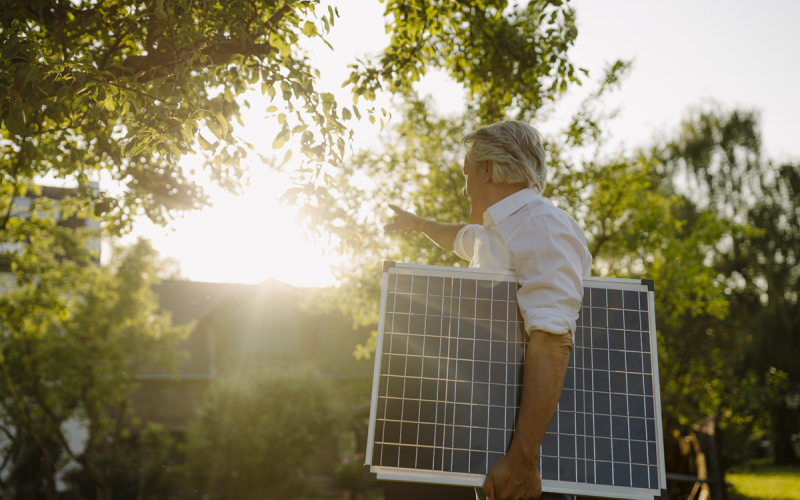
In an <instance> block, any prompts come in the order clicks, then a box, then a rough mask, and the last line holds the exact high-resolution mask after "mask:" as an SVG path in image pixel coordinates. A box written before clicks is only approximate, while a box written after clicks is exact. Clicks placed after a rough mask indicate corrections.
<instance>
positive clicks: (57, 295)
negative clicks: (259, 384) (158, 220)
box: [0, 217, 187, 500]
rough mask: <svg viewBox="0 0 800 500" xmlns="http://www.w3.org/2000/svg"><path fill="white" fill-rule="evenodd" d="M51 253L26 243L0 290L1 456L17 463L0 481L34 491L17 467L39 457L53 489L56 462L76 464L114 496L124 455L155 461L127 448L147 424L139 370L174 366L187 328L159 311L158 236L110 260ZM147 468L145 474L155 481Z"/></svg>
mask: <svg viewBox="0 0 800 500" xmlns="http://www.w3.org/2000/svg"><path fill="white" fill-rule="evenodd" d="M34 218H35V217H34ZM46 222H47V221H45V223H46ZM50 223H52V220H50ZM54 233H56V234H57V233H58V231H54ZM45 243H46V242H45ZM43 247H44V243H42V242H39V245H36V246H34V247H28V249H30V248H39V249H42V248H43ZM43 255H45V256H47V255H50V256H51V258H53V259H54V260H53V262H48V263H46V264H47V265H46V266H40V264H41V263H40V262H39V260H38V255H36V254H32V253H30V252H28V251H23V252H21V253H20V254H19V255H18V256H17V257H18V258H17V260H16V261H15V263H16V265H17V267H16V269H15V271H16V272H15V274H14V275H12V277H11V278H12V281H15V282H14V283H13V284H14V285H15V286H14V287H13V288H11V289H6V290H5V291H4V292H3V293H2V294H0V333H2V335H0V355H1V356H2V357H1V358H0V361H2V362H1V363H0V365H1V367H2V371H3V380H2V382H0V430H1V431H2V432H3V433H4V435H5V438H4V439H3V441H2V449H1V450H0V453H1V454H2V456H1V457H0V460H2V461H3V462H2V463H3V468H4V470H8V471H10V472H11V474H10V477H9V478H8V479H6V478H7V476H5V475H4V478H3V479H2V480H0V488H2V490H3V495H4V498H8V499H15V498H20V499H21V498H27V494H25V493H24V492H23V491H22V490H20V489H19V486H20V484H19V483H18V482H16V480H17V477H16V476H15V473H16V472H15V471H22V470H28V471H30V470H31V467H34V469H36V468H37V467H38V474H39V476H38V477H41V478H42V481H43V482H44V483H45V484H44V486H43V487H42V489H43V491H45V492H46V493H47V494H46V498H47V499H48V500H50V499H54V498H55V496H53V495H54V494H55V489H54V486H53V485H54V484H55V474H56V470H58V469H61V468H62V467H65V466H67V465H70V464H71V465H70V467H69V468H73V469H74V468H75V467H77V468H78V470H79V476H81V477H82V478H83V481H84V483H85V484H87V485H89V487H90V488H91V489H92V490H93V493H94V497H95V498H96V499H98V500H107V499H110V498H111V497H112V494H113V492H114V490H115V487H118V486H119V483H118V481H117V480H118V479H119V473H120V469H121V468H122V467H121V465H122V464H123V463H125V464H126V465H127V466H129V467H130V466H131V465H135V466H136V468H143V470H148V463H149V462H148V460H146V459H144V458H142V461H141V462H139V463H136V464H132V463H131V460H130V456H129V451H130V450H128V449H126V448H125V444H126V443H127V442H130V440H131V438H132V437H133V436H134V434H138V431H140V430H142V429H141V425H139V424H137V421H136V419H135V418H134V417H135V416H134V415H133V414H132V412H131V408H130V406H129V395H130V394H131V392H132V391H133V390H134V389H135V388H136V386H137V384H136V381H135V376H136V375H137V374H138V373H141V371H142V370H143V369H145V368H147V367H150V366H152V365H153V364H160V365H162V366H165V367H167V368H170V367H171V368H175V366H176V365H175V363H176V362H177V359H178V356H177V355H176V350H175V349H176V343H177V342H178V340H179V339H180V338H182V336H184V335H185V334H186V333H187V330H186V329H185V328H174V327H172V326H171V325H170V318H169V316H167V315H164V314H159V313H158V312H157V311H158V303H157V301H156V298H155V296H154V294H153V292H152V291H151V288H150V287H151V285H152V284H153V283H154V282H155V280H156V275H157V273H158V269H159V262H158V259H157V254H156V253H155V251H154V250H153V249H152V248H151V247H150V245H149V243H147V242H145V241H139V242H138V243H137V244H135V245H133V246H132V247H129V248H126V249H124V250H123V251H122V252H121V253H120V255H119V256H118V257H117V258H116V260H115V262H114V263H113V265H112V266H110V267H109V268H100V267H97V266H94V265H92V264H91V263H88V262H86V260H85V259H81V258H80V257H81V255H80V254H77V253H75V254H72V257H73V258H72V259H59V258H58V255H57V254H54V253H53V252H50V253H46V252H43ZM53 255H55V257H52V256H53ZM25 266H28V267H27V268H26V267H25ZM36 271H38V272H36ZM68 422H72V423H73V424H77V425H79V426H80V427H81V428H83V429H84V430H85V432H86V434H87V438H86V442H85V444H82V443H76V442H70V441H69V440H68V437H67V434H66V432H67V430H66V424H67V423H68ZM161 432H162V431H160V430H159V429H158V428H156V427H150V428H148V429H147V430H146V431H145V432H144V434H142V436H145V438H144V439H145V441H148V442H150V443H151V444H152V446H155V448H157V449H163V446H165V445H166V444H168V440H166V439H167V438H166V437H158V436H159V435H160V433H161ZM159 443H160V444H159ZM156 445H158V446H156ZM152 446H151V447H152ZM158 453H161V452H158ZM158 453H155V454H156V455H158ZM34 457H35V458H39V459H41V460H40V461H39V462H38V464H33V463H32V462H31V460H33V459H34ZM69 468H68V469H69ZM146 475H147V474H144V475H143V476H142V477H141V478H140V479H141V481H142V483H143V484H147V483H148V481H151V480H150V479H147V477H145V476H146ZM27 487H29V488H30V487H33V488H36V485H35V484H34V485H31V484H28V485H27Z"/></svg>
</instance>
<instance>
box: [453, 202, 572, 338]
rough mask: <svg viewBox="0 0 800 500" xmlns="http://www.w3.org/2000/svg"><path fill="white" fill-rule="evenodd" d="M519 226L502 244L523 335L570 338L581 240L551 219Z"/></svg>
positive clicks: (543, 216) (546, 216)
mask: <svg viewBox="0 0 800 500" xmlns="http://www.w3.org/2000/svg"><path fill="white" fill-rule="evenodd" d="M523 226H524V227H525V228H526V229H525V230H524V231H518V232H517V233H516V234H514V235H512V236H511V237H510V238H508V240H507V244H508V249H509V252H510V253H511V258H512V260H513V263H514V267H515V268H516V270H517V271H516V272H517V278H518V280H519V284H520V288H519V291H518V292H517V301H518V303H519V307H520V310H521V311H522V316H523V318H524V320H525V331H526V332H528V333H530V332H531V331H533V330H543V331H545V332H551V333H557V334H562V333H569V334H573V333H574V332H575V321H576V320H577V319H578V312H579V311H580V305H581V300H582V298H583V277H582V276H583V269H582V266H583V264H582V263H583V262H584V260H585V254H586V253H587V251H586V249H585V246H586V243H585V240H583V238H582V235H579V234H576V231H575V228H573V227H572V226H571V225H570V224H569V221H567V220H563V219H562V218H561V217H558V216H555V215H551V214H541V215H533V216H531V217H530V220H528V221H527V223H526V224H524V225H523ZM457 240H458V238H456V241H457Z"/></svg>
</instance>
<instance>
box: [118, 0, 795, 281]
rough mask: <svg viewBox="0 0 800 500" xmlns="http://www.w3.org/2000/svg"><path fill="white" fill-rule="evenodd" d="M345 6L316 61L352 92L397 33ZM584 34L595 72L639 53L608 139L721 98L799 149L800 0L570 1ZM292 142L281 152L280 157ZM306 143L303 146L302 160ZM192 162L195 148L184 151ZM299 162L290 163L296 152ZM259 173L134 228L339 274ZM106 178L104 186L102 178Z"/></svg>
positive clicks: (204, 275) (366, 136)
mask: <svg viewBox="0 0 800 500" xmlns="http://www.w3.org/2000/svg"><path fill="white" fill-rule="evenodd" d="M336 5H338V10H339V13H340V15H341V17H340V18H339V19H337V20H336V25H335V27H334V28H333V30H332V32H331V34H330V36H329V37H328V40H329V41H330V43H331V44H332V45H333V46H334V47H335V51H334V52H331V50H330V49H329V48H327V47H326V46H325V45H324V44H322V43H316V44H314V45H313V46H312V47H311V52H310V53H311V59H312V64H313V65H314V66H315V67H317V68H318V69H319V70H320V71H321V72H322V82H321V83H320V90H322V91H326V92H332V93H334V94H335V95H336V97H337V99H339V100H340V101H341V102H343V103H349V102H350V101H351V99H352V98H351V96H350V95H349V93H348V89H341V82H342V81H343V80H345V79H346V78H347V76H348V75H349V71H350V70H349V68H347V64H349V63H350V62H352V61H353V60H354V59H355V57H358V56H363V55H365V54H370V53H372V54H375V53H377V52H379V51H380V50H381V48H382V47H384V46H385V45H386V44H387V43H388V35H386V33H385V30H384V22H383V18H382V8H383V5H382V4H381V3H379V2H377V1H376V0H359V1H348V2H338V3H336ZM573 5H574V8H575V9H576V10H577V12H578V19H579V28H580V35H579V37H578V42H577V44H576V46H575V48H574V50H573V51H572V52H571V54H572V57H573V58H574V61H575V63H576V65H577V66H579V67H585V68H588V69H589V70H590V73H591V76H592V77H594V78H596V77H598V76H599V75H600V74H601V71H602V68H603V67H604V66H605V65H606V64H607V63H608V62H611V61H613V60H615V59H617V58H623V59H634V60H635V63H634V69H633V72H632V74H631V76H630V77H629V79H628V80H626V81H625V82H623V86H622V89H621V91H619V93H618V95H617V96H616V97H615V98H614V100H613V104H614V105H618V106H620V108H621V114H620V117H619V118H618V119H617V121H616V122H615V124H614V125H613V126H612V127H611V129H610V132H611V133H612V135H613V140H612V144H611V147H620V146H626V147H635V146H637V145H644V144H646V143H647V142H649V141H651V140H652V139H653V138H654V137H655V136H657V135H658V134H659V133H660V134H664V133H668V132H670V131H671V130H674V128H675V127H676V126H677V125H678V124H679V122H680V119H681V118H682V117H683V116H684V115H685V113H686V110H687V109H688V108H689V107H690V106H693V105H694V106H696V105H703V104H708V103H709V102H712V101H713V102H717V103H719V104H720V105H722V106H723V107H729V108H730V107H742V108H745V109H754V110H756V111H759V112H760V116H761V123H762V132H763V134H764V145H765V149H766V151H767V153H768V154H769V155H771V156H772V157H775V158H778V159H781V160H788V159H797V158H798V157H800V140H798V134H797V127H796V125H795V120H796V117H797V116H798V115H800V96H799V95H798V93H797V92H796V89H795V88H793V87H794V86H795V85H796V82H797V81H798V80H800V65H799V64H798V62H797V57H796V54H795V52H796V50H797V48H798V47H800V32H798V30H796V29H795V27H794V26H793V25H792V24H793V23H794V22H795V21H796V20H797V19H799V18H800V3H798V2H777V1H766V2H759V3H758V8H757V9H756V8H755V7H754V4H753V3H752V2H744V1H736V2H696V1H691V2H690V1H674V2H663V3H659V4H654V3H649V2H648V3H645V2H631V1H606V2H590V1H588V0H580V1H575V2H573ZM418 90H419V91H420V92H421V93H422V94H426V95H433V96H434V97H435V101H436V105H437V107H438V111H439V112H442V113H448V114H450V113H457V112H459V110H460V109H462V108H463V104H464V92H463V90H462V89H461V88H460V87H459V86H458V85H457V84H456V83H454V82H452V81H450V80H449V79H448V78H447V77H446V76H444V75H443V74H442V73H441V72H431V73H430V74H429V75H428V76H426V77H425V78H424V80H423V81H422V82H421V83H420V84H419V85H418ZM585 92H586V88H585V87H584V89H579V90H578V91H576V92H575V93H574V94H573V95H572V96H570V97H568V98H567V99H565V102H564V103H563V106H562V108H563V110H564V111H560V113H562V116H561V117H559V116H555V117H553V123H551V124H538V125H539V126H540V128H542V130H543V131H544V132H545V133H555V132H556V131H557V126H555V125H554V124H557V123H558V122H559V119H561V120H563V117H564V115H565V114H568V112H569V109H574V106H575V104H576V103H577V102H578V101H579V99H580V97H581V96H582V95H585ZM244 98H246V99H247V100H249V102H250V104H251V106H252V107H251V110H249V111H248V112H247V113H246V114H244V116H243V119H244V122H245V124H246V127H245V128H244V129H241V128H238V129H237V133H238V134H239V135H240V136H241V137H242V138H244V139H245V140H247V141H248V142H252V143H253V144H254V145H255V147H256V148H257V149H258V150H259V152H260V153H261V154H265V155H271V154H273V152H272V150H271V144H272V140H273V138H274V136H275V134H276V133H277V132H278V127H277V122H276V121H275V120H274V119H272V120H267V119H265V115H266V113H265V112H264V110H265V109H266V107H267V106H268V105H269V104H268V99H266V98H264V97H262V96H261V93H260V91H252V92H249V93H247V94H246V95H245V96H244ZM377 105H378V106H386V107H391V101H390V99H389V96H387V95H382V96H379V100H378V103H377ZM354 130H355V142H354V144H353V148H354V149H358V148H360V147H364V146H375V145H377V142H378V141H377V139H378V138H379V137H380V134H381V132H380V130H379V127H377V126H372V125H370V124H369V122H367V121H366V120H364V121H363V122H362V123H358V124H356V125H355V128H354ZM283 153H284V151H283V150H281V151H279V152H277V156H278V157H281V158H282V157H283ZM297 157H298V155H295V156H294V160H293V161H296V160H297ZM184 161H186V163H187V165H190V164H191V162H197V159H194V158H191V157H190V158H187V159H186V160H184ZM290 166H291V164H290ZM252 168H253V179H252V184H251V186H250V187H249V188H247V189H246V190H245V193H244V194H243V195H242V196H240V197H235V196H232V195H230V194H228V193H225V192H222V191H221V190H220V189H218V188H214V187H213V186H209V185H207V187H206V190H207V192H208V193H209V194H210V195H211V197H212V200H213V204H214V206H213V207H208V208H205V209H204V210H202V211H199V212H196V213H188V214H186V216H185V217H184V218H183V219H180V220H178V221H175V222H174V223H173V224H171V225H170V227H169V228H167V229H163V228H159V227H155V226H153V225H152V224H150V223H149V222H147V221H142V222H140V223H139V224H138V225H137V226H136V229H135V232H134V234H133V235H130V236H128V237H126V238H125V241H131V239H132V238H134V237H136V236H144V237H146V238H149V239H151V240H152V242H153V245H154V246H155V247H156V249H158V250H159V251H160V252H161V253H162V255H163V256H165V257H172V258H174V259H176V260H178V261H179V262H180V265H181V268H182V274H183V275H184V276H185V277H187V278H189V279H191V280H195V281H218V282H238V283H259V282H261V281H263V280H264V279H266V278H268V277H272V278H274V279H277V280H281V281H285V282H287V283H290V284H293V285H297V286H325V285H331V284H333V283H334V278H333V276H332V274H331V272H330V265H331V264H332V263H335V254H333V253H332V252H328V253H325V252H324V250H325V245H324V242H320V241H318V242H314V241H313V240H308V241H307V240H305V239H304V237H303V231H302V230H301V228H300V227H299V226H298V225H297V224H296V223H295V221H294V219H293V217H294V215H295V214H294V210H293V208H292V207H282V206H280V205H279V203H278V202H277V200H276V198H277V197H279V196H280V194H281V193H282V192H283V191H284V190H285V189H286V188H287V187H289V182H288V180H287V179H286V178H285V177H284V176H282V175H281V174H277V173H274V172H271V171H269V170H268V168H267V167H265V166H262V165H261V164H260V162H258V161H255V160H254V161H253V162H252ZM104 187H106V186H104Z"/></svg>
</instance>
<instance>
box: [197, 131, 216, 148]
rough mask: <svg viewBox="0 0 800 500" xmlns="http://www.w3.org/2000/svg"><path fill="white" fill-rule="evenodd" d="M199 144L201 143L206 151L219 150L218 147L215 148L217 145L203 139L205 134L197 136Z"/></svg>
mask: <svg viewBox="0 0 800 500" xmlns="http://www.w3.org/2000/svg"><path fill="white" fill-rule="evenodd" d="M197 142H199V143H200V147H201V148H203V149H205V150H206V151H214V150H216V149H217V147H216V146H215V144H216V143H214V144H211V143H210V142H208V141H207V140H206V138H205V137H203V134H197Z"/></svg>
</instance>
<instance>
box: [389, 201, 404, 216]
mask: <svg viewBox="0 0 800 500" xmlns="http://www.w3.org/2000/svg"><path fill="white" fill-rule="evenodd" d="M389 208H391V209H392V210H394V211H395V213H396V214H397V215H400V214H402V213H403V212H405V210H403V209H402V208H400V207H398V206H397V205H392V204H391V203H389Z"/></svg>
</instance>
